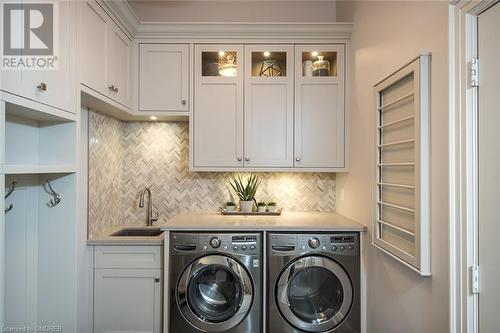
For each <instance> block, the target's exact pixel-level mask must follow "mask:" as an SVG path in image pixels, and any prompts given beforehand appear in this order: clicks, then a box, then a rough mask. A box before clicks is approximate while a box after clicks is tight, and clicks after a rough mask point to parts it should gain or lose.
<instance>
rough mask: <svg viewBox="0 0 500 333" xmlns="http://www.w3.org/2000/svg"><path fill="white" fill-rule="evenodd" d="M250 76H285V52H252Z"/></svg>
mask: <svg viewBox="0 0 500 333" xmlns="http://www.w3.org/2000/svg"><path fill="white" fill-rule="evenodd" d="M252 76H262V77H271V76H286V52H269V51H263V52H252Z"/></svg>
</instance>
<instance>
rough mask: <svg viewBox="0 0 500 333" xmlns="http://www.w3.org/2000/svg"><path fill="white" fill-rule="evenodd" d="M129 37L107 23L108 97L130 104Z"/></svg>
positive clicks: (126, 104) (112, 24)
mask: <svg viewBox="0 0 500 333" xmlns="http://www.w3.org/2000/svg"><path fill="white" fill-rule="evenodd" d="M130 44H131V42H130V39H129V38H128V37H127V36H126V35H125V34H124V33H123V31H121V29H120V28H119V27H118V26H116V24H114V23H112V22H109V23H108V64H107V66H108V90H109V93H110V97H111V98H112V99H114V100H115V101H117V102H118V103H121V104H123V105H124V106H129V105H130V83H129V82H130V50H131V47H130Z"/></svg>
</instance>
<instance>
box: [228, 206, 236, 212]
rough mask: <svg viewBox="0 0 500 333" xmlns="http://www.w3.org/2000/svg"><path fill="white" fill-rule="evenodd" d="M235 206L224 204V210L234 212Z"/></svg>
mask: <svg viewBox="0 0 500 333" xmlns="http://www.w3.org/2000/svg"><path fill="white" fill-rule="evenodd" d="M235 208H236V206H226V212H234V210H235Z"/></svg>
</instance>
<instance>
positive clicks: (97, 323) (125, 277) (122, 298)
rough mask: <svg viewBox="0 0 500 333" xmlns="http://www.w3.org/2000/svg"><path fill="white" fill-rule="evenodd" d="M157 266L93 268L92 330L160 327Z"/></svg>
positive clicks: (100, 332) (155, 329)
mask: <svg viewBox="0 0 500 333" xmlns="http://www.w3.org/2000/svg"><path fill="white" fill-rule="evenodd" d="M160 283H161V271H160V270H159V269H96V270H95V271H94V332H95V333H110V332H142V333H146V332H151V333H159V332H160V327H161V320H162V319H161V289H160Z"/></svg>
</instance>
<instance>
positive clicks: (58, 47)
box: [2, 1, 77, 112]
mask: <svg viewBox="0 0 500 333" xmlns="http://www.w3.org/2000/svg"><path fill="white" fill-rule="evenodd" d="M76 6H77V4H76V3H73V2H71V1H55V2H54V12H53V13H54V15H56V17H55V18H54V22H57V24H54V29H57V30H55V31H56V32H57V33H56V34H55V37H56V38H58V39H57V41H56V42H55V43H54V46H53V50H54V55H55V56H54V57H53V56H52V55H51V56H48V57H47V58H45V60H44V61H43V62H41V61H40V62H38V63H45V62H47V61H49V60H51V61H53V63H54V65H55V68H52V69H51V68H44V69H36V68H31V69H30V68H24V69H16V70H4V71H2V90H5V91H8V92H10V93H13V94H16V95H18V96H21V97H25V98H28V99H31V100H33V101H36V102H39V103H43V104H46V105H49V106H52V107H56V108H59V109H62V110H66V111H71V112H76V104H75V103H74V100H75V92H76V89H75V86H74V85H75V68H76V54H75V49H76V45H75V41H76V28H75V23H74V22H75V19H76ZM56 9H57V10H56ZM25 10H28V9H25ZM18 13H20V14H22V13H23V12H22V11H19V12H18ZM12 18H13V19H15V20H16V19H17V20H22V15H12ZM19 23H21V22H19ZM19 23H18V24H14V25H13V26H14V27H15V26H21V27H22V26H23V25H22V24H21V25H19ZM22 33H23V31H22V29H20V30H19V33H18V35H17V38H15V37H14V38H13V39H12V42H11V44H12V43H14V44H16V41H17V43H18V42H19V41H22V40H24V38H23V37H22V35H21V34H22ZM42 43H43V42H42ZM23 52H24V51H23ZM34 57H36V55H35V56H34ZM42 86H43V88H42Z"/></svg>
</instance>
